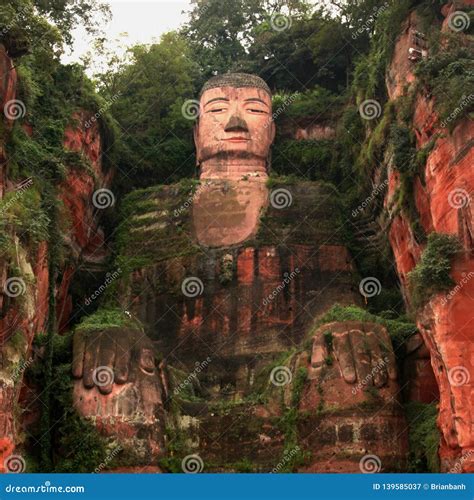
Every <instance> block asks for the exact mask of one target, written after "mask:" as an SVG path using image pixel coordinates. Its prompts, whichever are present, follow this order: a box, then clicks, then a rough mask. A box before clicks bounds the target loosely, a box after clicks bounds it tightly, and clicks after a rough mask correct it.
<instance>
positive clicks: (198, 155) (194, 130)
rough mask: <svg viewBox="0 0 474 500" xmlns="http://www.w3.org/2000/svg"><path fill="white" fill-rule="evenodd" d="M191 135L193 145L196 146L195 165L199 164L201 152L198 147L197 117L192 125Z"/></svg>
mask: <svg viewBox="0 0 474 500" xmlns="http://www.w3.org/2000/svg"><path fill="white" fill-rule="evenodd" d="M193 137H194V146H195V147H196V165H199V158H200V157H201V152H200V148H199V118H198V119H197V120H196V123H195V124H194V127H193Z"/></svg>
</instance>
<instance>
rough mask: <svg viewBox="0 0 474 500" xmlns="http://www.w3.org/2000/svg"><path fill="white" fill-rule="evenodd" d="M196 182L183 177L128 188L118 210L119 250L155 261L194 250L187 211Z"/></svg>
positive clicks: (123, 253)
mask: <svg viewBox="0 0 474 500" xmlns="http://www.w3.org/2000/svg"><path fill="white" fill-rule="evenodd" d="M199 186H200V183H199V182H197V181H194V180H190V179H186V180H183V181H181V182H179V183H176V184H171V185H158V186H151V187H148V188H146V189H137V190H134V191H132V192H130V193H129V194H128V195H127V196H126V197H125V198H124V200H123V203H122V207H121V210H120V224H119V228H118V233H117V242H118V249H119V254H120V255H121V256H123V257H124V258H127V257H128V258H130V259H138V260H143V261H147V260H149V261H150V262H152V261H155V262H156V261H159V260H163V259H167V258H170V257H175V256H177V255H187V254H191V253H195V252H196V251H197V248H196V245H195V244H194V242H193V239H192V237H191V220H190V219H191V217H190V213H191V207H192V202H193V199H194V196H195V193H196V191H197V190H198V189H199ZM144 263H145V262H144Z"/></svg>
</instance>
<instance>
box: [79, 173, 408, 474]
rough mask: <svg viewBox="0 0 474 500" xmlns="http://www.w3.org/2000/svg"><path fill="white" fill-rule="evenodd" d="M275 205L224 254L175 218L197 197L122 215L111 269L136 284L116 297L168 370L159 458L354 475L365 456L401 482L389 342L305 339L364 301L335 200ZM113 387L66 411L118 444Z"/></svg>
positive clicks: (154, 200) (380, 333)
mask: <svg viewBox="0 0 474 500" xmlns="http://www.w3.org/2000/svg"><path fill="white" fill-rule="evenodd" d="M196 192H200V188H199V187H198V188H196ZM276 192H279V193H282V192H285V193H286V194H287V196H288V200H291V201H288V200H287V201H288V203H287V206H274V205H272V204H271V203H270V204H269V206H268V207H267V208H266V210H265V211H264V212H263V213H262V216H261V219H260V225H259V227H258V231H257V232H256V235H255V237H254V238H250V239H247V241H245V242H244V244H241V245H234V246H232V247H220V248H206V247H204V246H202V245H198V236H197V233H196V228H195V226H194V224H193V221H194V220H195V219H194V217H193V216H192V213H189V212H188V211H186V210H182V209H180V207H181V208H182V207H183V203H185V202H186V200H189V199H193V188H189V187H188V188H186V185H185V184H184V185H181V186H160V187H157V188H154V189H153V190H151V189H148V190H147V191H146V192H137V193H132V194H131V195H129V198H128V200H127V201H126V205H127V206H130V207H131V212H130V213H127V217H126V222H125V224H123V225H122V227H121V234H120V235H119V240H120V241H121V242H122V247H121V250H120V262H122V263H123V265H124V267H125V266H126V265H127V264H126V263H127V262H128V265H129V269H130V267H131V269H132V272H131V273H130V275H129V276H128V277H125V276H124V277H123V280H121V283H120V285H119V288H120V290H121V291H120V292H119V295H120V297H121V300H122V301H123V302H122V307H127V309H128V311H129V312H130V314H131V316H132V317H134V318H137V319H139V320H140V322H141V323H142V324H143V325H144V331H145V334H146V336H147V337H148V338H149V339H150V340H151V341H153V343H154V345H155V349H156V351H158V352H159V353H160V354H161V355H162V356H163V357H164V358H165V359H166V361H167V364H168V369H169V373H170V376H171V380H172V391H171V393H170V396H169V398H168V400H167V403H168V405H169V404H171V405H173V406H174V411H169V412H168V415H167V420H168V426H170V427H171V428H172V429H174V431H173V433H172V434H169V433H168V434H167V446H168V448H169V449H175V448H179V449H181V448H182V447H183V446H184V448H185V449H187V450H188V454H193V453H197V454H199V456H200V457H201V459H202V460H203V461H204V463H205V464H206V465H205V466H206V469H207V470H214V471H229V470H230V471H235V470H240V468H242V467H244V465H245V464H246V465H245V467H247V468H248V469H249V470H252V471H272V470H274V469H276V470H280V469H283V470H286V468H290V469H293V468H294V467H298V466H299V467H300V469H301V470H302V471H303V470H305V471H319V472H323V471H331V472H337V471H354V472H355V471H360V467H361V465H360V460H361V457H362V456H364V455H366V454H368V453H369V451H370V452H371V453H376V454H377V456H378V457H379V459H380V460H382V462H383V469H384V470H397V469H399V468H402V467H403V463H404V461H405V458H406V453H407V436H406V423H405V417H404V415H403V413H402V412H401V411H400V405H399V403H398V402H397V398H398V396H397V395H398V394H399V393H400V388H399V386H398V381H397V374H396V368H395V361H394V354H393V350H392V346H391V341H390V339H389V337H388V334H387V332H386V330H385V329H384V328H383V327H381V326H380V325H376V324H370V323H363V322H352V323H351V322H347V323H331V324H327V325H324V326H321V327H320V328H319V329H318V330H316V331H315V332H313V333H311V332H312V330H313V328H314V327H313V325H314V321H315V318H318V317H320V316H321V315H322V314H323V313H325V312H326V311H327V310H329V309H330V308H331V307H332V306H333V305H334V304H335V303H340V304H342V305H349V304H358V303H360V301H361V299H360V294H359V292H358V289H357V286H356V284H355V283H354V279H353V264H352V260H351V258H350V256H349V253H348V251H347V249H346V248H345V246H344V244H343V240H342V238H343V234H344V229H343V225H342V218H341V217H340V216H339V214H340V207H339V206H338V202H337V198H336V196H334V194H335V192H334V190H333V188H331V187H330V186H327V185H324V184H318V183H311V182H299V183H297V184H295V185H291V184H285V183H280V184H279V183H277V184H276V185H275V186H273V187H272V190H270V198H271V197H272V194H273V193H276ZM225 203H232V199H231V198H226V197H225V196H223V197H222V198H221V200H220V203H219V206H218V209H219V210H221V211H223V212H224V213H225V212H226V210H225ZM223 205H224V206H223ZM198 207H199V205H196V207H194V209H197V208H198ZM314 220H318V221H319V223H318V224H317V225H315V224H314V223H313V221H314ZM295 221H298V223H295ZM178 228H179V229H178ZM132 239H133V241H134V245H133V246H132V245H130V244H129V243H128V242H129V241H131V240H132ZM121 265H122V264H121ZM86 334H87V336H88V337H90V336H91V335H94V334H93V332H86ZM117 334H120V335H124V334H125V330H122V331H121V332H120V333H117ZM313 337H314V338H313ZM329 338H330V339H331V340H327V341H328V343H329V344H330V345H329V344H328V345H325V341H326V340H325V339H329ZM332 338H334V340H332ZM76 352H77V350H76ZM86 352H87V349H86ZM103 352H104V351H103V350H102V349H101V348H99V358H101V356H102V354H100V353H103ZM86 356H87V354H86ZM89 356H93V353H89ZM79 357H81V355H80V356H79ZM75 359H76V355H75ZM272 366H273V367H274V371H273V372H272V374H273V375H270V373H269V369H270V368H271V367H272ZM197 375H199V383H198V385H196V384H197V382H196V380H197ZM269 375H270V380H269ZM79 377H80V375H79ZM272 377H273V379H274V380H273V382H274V383H273V382H271V380H272ZM156 378H158V375H156ZM292 378H293V379H294V380H293V381H291V379H292ZM297 380H299V382H297ZM115 382H116V383H115V384H114V385H113V389H112V391H111V392H110V393H109V394H106V395H100V394H98V391H97V388H91V387H90V384H89V385H87V383H86V381H85V378H84V376H83V377H82V380H78V381H77V382H76V383H75V384H76V385H75V387H76V392H75V404H76V406H77V408H78V409H79V411H80V412H81V413H82V414H83V415H84V416H87V417H94V418H96V419H98V421H99V422H103V421H104V420H106V421H108V422H112V421H114V422H115V424H114V425H115V427H116V429H115V428H114V427H110V426H109V428H108V430H107V434H108V435H112V434H113V435H115V436H116V437H117V436H120V428H121V427H120V426H119V425H118V424H117V422H120V421H122V420H123V419H124V418H125V417H126V415H125V413H126V412H125V411H122V410H119V412H118V413H117V404H118V401H119V400H120V398H121V396H120V395H119V394H120V393H124V394H125V393H126V391H128V390H129V389H130V387H129V386H128V385H127V383H125V384H124V385H122V384H121V383H120V381H119V382H117V381H115ZM83 385H84V386H85V388H83ZM92 385H93V384H92ZM132 387H134V390H135V391H140V389H139V386H137V384H134V385H133V386H132ZM123 391H125V392H123ZM102 392H104V391H103V388H102ZM190 394H191V397H190ZM146 398H147V396H146V395H143V397H141V398H140V397H139V398H138V400H139V401H141V400H145V399H146ZM165 406H166V404H165ZM141 418H142V417H139V421H140V422H141V421H142V420H141ZM135 422H136V420H135ZM111 425H112V424H111ZM141 425H142V424H139V427H140V428H141ZM113 429H115V430H113ZM112 430H113V432H112ZM134 434H135V435H136V436H138V435H139V430H138V428H137V427H136V428H135V431H134ZM140 435H141V436H143V432H141V433H140ZM296 435H298V440H297V441H296V440H295V436H296ZM183 443H184V444H183ZM152 444H153V440H152V439H151V438H147V445H148V447H149V448H150V447H151V446H152ZM364 450H365V451H364ZM181 453H183V452H181ZM153 456H157V455H150V457H153ZM310 456H311V457H312V458H311V459H310V460H309V459H308V457H310ZM278 457H280V458H278ZM171 458H172V457H171ZM181 458H182V457H181ZM303 458H304V460H303ZM135 459H136V460H138V461H139V462H140V458H139V457H135ZM140 463H141V464H142V465H145V463H144V462H143V460H142V461H141V462H140ZM303 464H305V465H303ZM380 466H381V467H382V464H381V465H380Z"/></svg>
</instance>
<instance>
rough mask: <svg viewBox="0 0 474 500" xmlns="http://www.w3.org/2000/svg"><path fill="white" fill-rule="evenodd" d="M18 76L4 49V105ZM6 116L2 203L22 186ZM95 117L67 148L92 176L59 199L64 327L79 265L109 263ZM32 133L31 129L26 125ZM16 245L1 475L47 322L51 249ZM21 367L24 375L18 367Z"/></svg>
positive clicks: (76, 130)
mask: <svg viewBox="0 0 474 500" xmlns="http://www.w3.org/2000/svg"><path fill="white" fill-rule="evenodd" d="M17 90H18V85H17V75H16V71H15V69H14V63H13V60H12V59H11V58H10V57H9V55H8V53H7V52H6V50H5V48H4V46H3V45H0V106H1V109H2V110H3V109H4V106H5V104H6V103H8V102H9V101H12V100H14V99H17ZM7 115H8V114H7V113H2V117H1V118H2V119H3V121H4V125H6V126H5V127H4V129H3V130H4V133H3V135H0V199H1V198H3V197H4V196H5V195H6V194H7V193H9V192H13V191H15V190H16V189H18V183H17V182H12V181H11V180H10V179H9V176H8V157H7V155H6V151H5V145H6V142H7V140H8V133H9V130H10V129H11V127H12V126H13V120H12V119H9V118H8V116H7ZM91 116H92V114H91V113H90V112H87V111H83V110H79V111H78V112H77V113H76V114H75V116H74V118H75V124H74V125H71V126H69V127H67V128H66V131H65V137H64V147H65V149H67V150H69V151H73V152H77V153H79V154H81V155H84V156H85V157H86V159H88V160H89V162H90V165H91V167H92V170H93V174H92V172H89V171H85V170H81V169H79V168H78V169H75V168H74V169H73V168H71V169H70V171H69V172H68V174H67V178H66V180H65V181H64V182H63V184H62V185H61V186H60V198H61V201H62V202H63V204H64V207H65V210H66V215H67V217H68V219H69V220H71V225H70V227H69V229H68V232H67V234H65V235H64V236H65V241H66V243H67V247H68V249H69V255H68V259H66V262H68V264H67V265H66V266H65V267H64V268H63V269H61V270H60V275H59V283H57V285H56V287H55V288H56V292H55V294H56V298H57V303H58V306H57V316H58V317H57V320H58V322H59V325H60V327H62V328H64V327H65V325H66V324H67V321H68V319H69V315H70V313H71V309H72V304H71V297H70V295H69V291H68V289H69V286H70V283H71V279H72V277H73V275H74V273H75V272H76V270H77V267H78V263H79V262H80V261H84V260H90V261H94V262H97V261H100V260H101V259H103V258H104V255H105V248H104V244H103V243H104V238H103V233H102V231H101V229H100V228H99V226H98V216H97V215H98V214H97V212H98V211H97V209H96V208H95V207H94V206H93V204H92V203H91V199H92V195H93V193H94V191H95V190H96V189H97V188H98V187H104V186H105V187H107V186H108V185H109V184H110V181H111V175H112V171H109V172H108V173H105V171H104V168H103V165H102V158H101V153H102V139H101V135H100V129H99V125H98V122H97V121H90V124H91V125H90V126H89V123H86V122H87V121H88V120H90V118H91ZM25 130H27V132H28V133H31V132H32V130H31V127H30V126H26V125H25ZM11 236H12V238H13V240H14V242H15V265H16V266H17V267H18V268H19V269H20V270H21V271H22V275H23V276H26V277H27V278H28V279H27V280H25V288H24V293H22V294H21V295H20V296H19V297H11V296H9V295H7V294H6V293H5V284H6V280H7V279H8V278H9V262H8V259H7V258H6V256H5V255H1V254H0V283H1V284H2V286H1V290H0V471H1V470H2V468H3V466H4V463H5V458H6V457H8V456H9V455H11V454H12V453H13V452H14V449H15V445H16V444H18V443H17V442H16V436H17V434H18V430H19V428H18V426H19V423H18V422H17V421H15V416H14V415H15V411H14V408H15V405H16V404H17V402H18V398H19V395H20V389H21V385H22V372H23V371H24V370H21V363H24V362H25V360H28V359H29V358H30V356H31V345H32V341H33V338H34V337H35V335H37V334H38V333H41V332H44V331H45V327H46V323H47V317H48V289H49V283H48V280H49V278H48V248H47V243H46V242H40V243H39V245H38V246H37V248H36V249H34V250H33V249H30V248H27V247H25V246H24V245H23V243H22V242H21V241H20V239H19V238H18V237H17V235H16V234H12V235H11ZM18 334H20V337H21V338H20V339H19V343H18V344H17V343H16V342H15V346H14V347H13V346H12V343H11V342H9V340H10V339H11V337H12V336H14V335H16V336H18ZM18 364H20V370H18V369H17V368H14V367H15V366H17V365H18Z"/></svg>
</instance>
